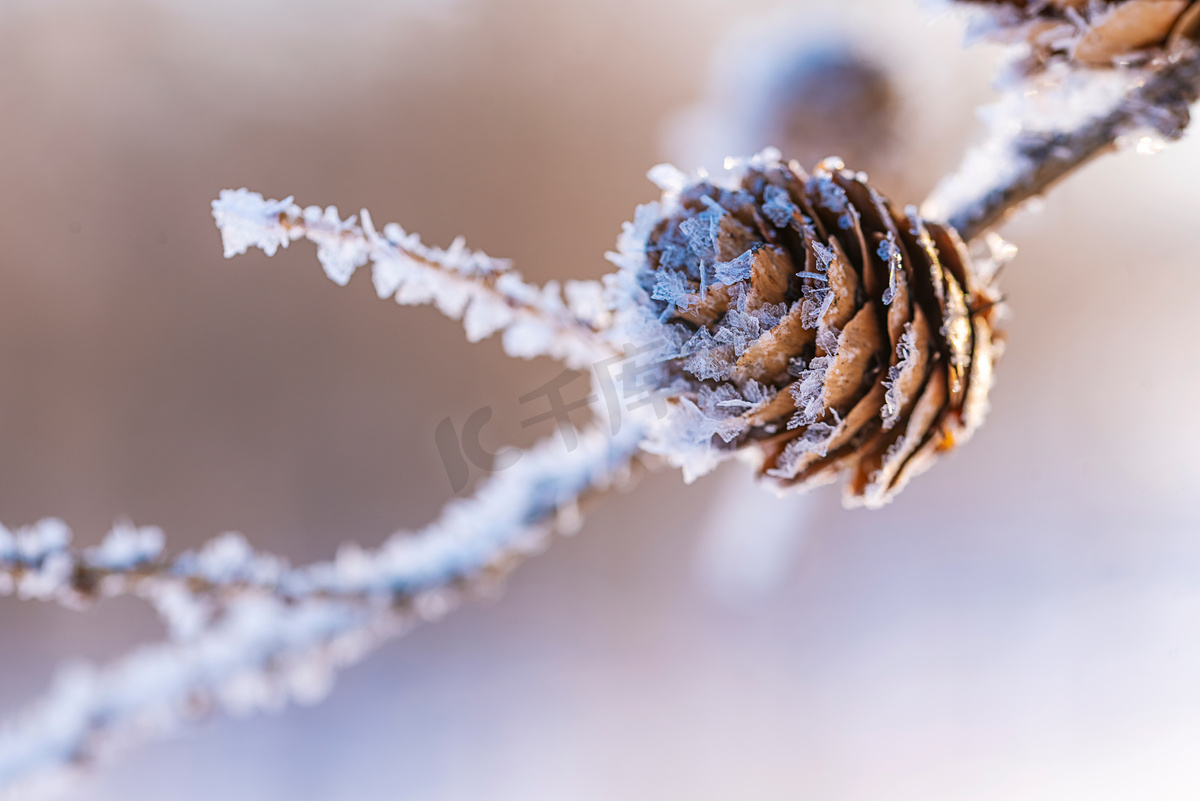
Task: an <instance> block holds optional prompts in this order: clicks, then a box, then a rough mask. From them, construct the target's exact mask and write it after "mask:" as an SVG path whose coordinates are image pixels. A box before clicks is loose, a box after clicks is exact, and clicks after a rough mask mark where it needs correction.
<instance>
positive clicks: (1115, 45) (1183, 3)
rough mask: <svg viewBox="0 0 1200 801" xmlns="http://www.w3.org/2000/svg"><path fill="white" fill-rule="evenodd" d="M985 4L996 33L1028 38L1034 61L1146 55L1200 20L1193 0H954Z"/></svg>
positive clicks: (1091, 61)
mask: <svg viewBox="0 0 1200 801" xmlns="http://www.w3.org/2000/svg"><path fill="white" fill-rule="evenodd" d="M958 2H960V3H964V4H966V5H973V6H981V7H986V8H989V9H990V10H991V11H992V15H991V18H992V20H993V22H994V23H995V26H996V27H995V30H994V33H995V34H996V37H994V38H1000V39H1003V40H1009V41H1011V40H1020V39H1024V40H1025V41H1027V42H1028V43H1029V44H1030V46H1031V47H1032V50H1033V56H1034V59H1035V61H1036V62H1038V63H1042V64H1045V63H1047V62H1049V61H1051V60H1053V59H1055V58H1068V59H1071V60H1074V61H1075V62H1077V63H1080V64H1084V65H1087V66H1094V67H1098V66H1112V65H1113V64H1114V63H1117V62H1120V61H1145V60H1147V59H1149V58H1152V57H1153V56H1155V55H1157V54H1158V53H1159V52H1160V51H1161V49H1162V47H1163V46H1165V45H1167V44H1168V43H1169V42H1173V41H1174V40H1175V39H1176V38H1180V37H1183V36H1190V35H1191V34H1192V32H1193V30H1194V29H1195V27H1196V25H1197V22H1200V19H1198V17H1200V3H1196V2H1194V0H1110V1H1109V2H1103V1H1100V0H958Z"/></svg>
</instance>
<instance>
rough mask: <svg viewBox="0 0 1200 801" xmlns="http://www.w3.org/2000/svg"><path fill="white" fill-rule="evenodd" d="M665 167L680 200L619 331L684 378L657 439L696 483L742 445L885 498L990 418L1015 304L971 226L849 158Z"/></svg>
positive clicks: (665, 206)
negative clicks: (927, 213) (909, 199)
mask: <svg viewBox="0 0 1200 801" xmlns="http://www.w3.org/2000/svg"><path fill="white" fill-rule="evenodd" d="M651 177H652V178H654V179H655V180H656V181H657V182H658V183H659V185H660V186H662V188H663V189H664V196H663V199H662V201H660V202H657V203H652V204H649V205H647V206H643V207H642V208H640V209H639V210H638V216H637V219H636V221H635V222H634V223H632V224H628V225H627V226H626V230H625V233H624V236H623V237H622V241H621V252H620V253H618V254H612V255H611V258H612V259H613V261H614V262H616V263H617V264H618V265H619V266H620V267H621V268H622V269H621V271H620V272H619V273H617V274H616V275H615V276H613V277H611V279H610V289H611V290H615V292H616V295H617V297H618V298H622V297H623V298H624V303H623V304H621V303H620V302H618V304H617V305H618V310H619V311H618V315H619V316H618V330H619V331H622V332H623V334H624V335H625V336H627V337H628V338H630V339H632V340H633V341H634V342H635V343H638V344H643V345H645V344H646V343H655V344H656V347H657V351H658V353H659V356H660V359H661V360H662V373H661V374H660V375H659V376H658V379H657V380H658V382H659V384H660V386H664V387H669V397H670V403H669V404H668V406H667V412H666V414H665V419H663V420H662V421H660V425H659V427H658V430H656V431H655V432H654V433H653V434H652V435H651V442H650V445H649V447H650V449H652V450H656V451H659V452H661V453H663V454H665V455H667V456H669V457H670V458H671V460H672V462H673V463H675V464H678V465H680V466H682V467H684V469H685V471H686V472H688V473H689V475H690V476H695V475H698V474H700V473H703V472H705V471H707V470H708V469H711V467H712V466H714V465H715V464H716V463H717V462H718V461H720V460H721V459H723V458H725V457H727V456H730V455H732V454H734V453H738V454H739V455H742V456H746V457H749V458H751V459H753V460H754V461H755V462H756V463H757V465H758V466H759V468H760V470H761V473H762V474H763V475H764V476H766V477H768V478H769V479H771V480H773V481H775V482H778V484H780V485H782V486H784V487H802V488H807V487H812V486H815V485H818V484H822V483H826V482H829V481H832V480H834V479H835V478H836V477H837V476H838V475H839V474H840V473H842V472H843V471H845V472H847V473H848V474H849V480H848V482H847V485H846V491H845V502H846V504H847V505H848V506H858V505H866V506H870V507H876V506H880V505H882V504H884V503H886V502H887V501H888V500H890V499H891V497H892V496H893V495H894V493H896V492H897V491H898V490H899V489H900V488H902V487H903V486H904V485H905V483H907V481H908V480H909V479H910V478H911V477H912V476H914V475H916V474H917V473H919V472H922V471H923V470H924V469H926V468H927V467H928V465H929V464H930V462H931V461H932V459H933V457H934V456H935V455H936V454H938V453H940V452H942V451H945V450H947V449H949V448H951V447H952V446H954V445H955V444H957V443H959V442H962V441H964V440H965V439H967V438H968V437H969V436H970V435H971V433H972V432H973V431H974V430H975V428H976V427H977V426H978V425H979V423H980V422H981V419H982V417H983V414H984V412H985V410H986V406H987V394H988V389H989V387H990V384H991V373H992V365H993V363H994V360H995V358H996V356H997V355H998V345H997V337H996V336H995V334H994V331H993V327H994V323H995V320H996V316H997V312H998V305H997V303H998V297H997V295H996V294H995V293H994V291H993V290H992V288H991V287H990V286H989V283H990V282H989V281H987V280H985V279H984V278H982V277H981V276H980V275H979V273H978V271H977V270H976V268H975V266H974V265H973V263H972V261H971V258H970V256H969V255H968V253H967V251H966V248H965V247H964V246H963V243H962V242H961V240H960V239H959V237H958V236H957V234H956V233H955V232H954V231H953V230H951V229H949V228H946V227H944V226H941V225H936V224H933V223H930V222H925V221H923V220H922V219H921V218H920V217H919V216H918V215H917V212H916V210H915V209H912V208H909V209H908V210H906V211H904V212H901V211H899V210H898V209H896V208H895V207H894V206H892V205H891V204H890V203H889V202H888V201H887V200H885V199H884V198H883V197H881V196H880V195H879V194H878V193H877V192H876V191H875V190H874V189H872V188H871V187H870V185H869V184H868V183H867V182H866V176H865V175H863V174H861V173H858V174H856V173H853V172H850V171H848V170H846V169H844V168H843V166H842V164H841V162H840V161H839V160H836V159H827V160H826V161H824V162H822V163H821V164H820V165H818V166H817V168H816V169H815V171H814V172H813V174H812V175H811V176H809V175H807V174H805V172H804V171H803V170H802V169H801V168H800V166H799V165H798V164H797V163H796V162H791V163H790V164H786V165H785V164H783V163H781V162H780V161H779V159H778V153H776V152H767V153H764V154H763V155H761V156H759V157H756V158H755V159H752V160H750V161H748V162H746V163H744V164H741V165H740V166H737V167H735V169H734V170H733V171H732V173H731V174H730V176H729V178H728V180H721V181H717V180H715V179H712V178H709V177H706V176H703V175H701V176H700V177H696V178H687V177H685V176H683V175H682V174H681V173H678V172H677V171H674V170H670V169H666V168H658V169H657V170H656V171H655V172H652V173H651ZM627 391H628V390H627Z"/></svg>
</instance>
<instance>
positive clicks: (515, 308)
mask: <svg viewBox="0 0 1200 801" xmlns="http://www.w3.org/2000/svg"><path fill="white" fill-rule="evenodd" d="M212 206H213V217H214V218H215V219H216V221H217V226H218V227H219V228H220V229H221V235H222V239H223V241H224V245H225V256H226V258H230V257H232V256H235V255H238V254H240V253H245V252H246V249H247V248H249V247H258V248H261V249H262V250H263V251H264V252H265V253H266V254H267V255H268V256H272V255H274V254H275V252H276V250H277V249H278V248H279V247H281V246H282V247H287V245H288V243H289V242H290V241H292V240H294V239H301V238H304V239H308V240H310V241H312V242H314V243H316V245H317V257H318V258H319V259H320V261H321V264H322V265H323V266H324V268H325V273H326V274H327V275H328V276H329V278H330V279H331V280H333V281H334V282H336V283H337V284H339V285H345V284H346V283H347V282H348V281H349V280H350V277H351V276H352V275H353V274H354V272H355V270H357V269H358V268H359V267H361V266H363V265H364V264H366V263H367V262H368V261H370V262H372V263H373V265H374V269H373V271H372V278H373V281H374V284H375V291H376V292H377V293H378V295H379V297H381V298H388V297H394V298H395V299H396V301H397V302H398V303H402V304H425V303H433V304H435V305H436V306H437V307H438V309H439V310H440V311H441V312H442V313H443V314H445V315H447V316H448V317H452V318H454V319H456V320H457V319H460V318H461V319H462V321H463V326H464V328H465V329H466V332H467V339H468V340H470V341H472V342H477V341H479V340H481V339H485V338H487V337H489V336H491V335H492V334H494V333H496V332H498V331H503V334H504V348H505V350H506V351H507V352H508V354H509V355H510V356H516V357H520V358H533V357H535V356H550V357H552V358H555V359H558V360H559V361H561V362H563V363H564V364H566V365H567V366H568V367H571V368H574V369H583V368H588V367H591V366H592V365H593V364H595V363H596V362H599V361H602V360H604V359H606V358H609V357H611V356H613V355H614V354H616V353H617V351H616V350H614V349H613V348H612V347H611V346H610V345H609V344H608V343H607V341H606V340H605V338H604V336H603V334H602V333H601V332H602V331H603V330H604V329H605V328H606V327H607V323H608V312H607V311H606V310H605V308H604V304H603V302H602V298H601V295H602V289H601V286H600V284H599V283H597V282H595V281H567V282H566V284H565V286H564V287H562V288H560V287H559V284H558V282H557V281H551V282H549V283H548V284H546V285H545V286H544V287H538V286H536V285H534V284H530V283H528V282H526V281H525V280H524V279H522V278H521V275H520V273H518V272H516V271H515V270H513V269H512V267H511V265H510V264H509V262H507V261H503V260H500V259H493V258H491V257H489V256H487V255H485V254H483V253H480V252H478V251H469V250H467V249H466V247H465V245H464V244H463V241H462V239H457V240H455V242H454V244H453V245H451V246H450V249H449V250H440V249H438V248H433V247H429V246H427V245H424V244H422V243H421V239H420V237H419V236H417V235H416V234H409V233H406V232H405V231H404V230H403V229H402V228H401V227H400V226H399V225H397V224H395V223H390V224H388V225H386V226H384V229H383V233H382V234H380V233H378V232H377V231H376V230H375V226H374V225H373V224H372V222H371V216H370V214H369V213H368V212H367V211H366V210H365V209H364V210H363V211H362V212H361V217H362V224H361V225H359V224H358V223H356V222H355V218H354V217H353V216H351V217H350V218H349V219H346V220H342V219H341V217H340V216H339V214H338V210H337V207H336V206H330V207H328V208H326V209H324V210H322V209H321V208H319V207H317V206H309V207H308V208H306V209H301V208H300V207H299V206H297V205H296V204H294V203H293V202H292V198H290V197H289V198H286V199H284V200H264V199H263V196H262V195H260V194H258V193H257V192H251V191H249V190H247V189H238V190H231V189H225V190H223V191H222V192H221V195H220V197H219V198H218V199H217V200H214V201H213V204H212ZM564 290H565V293H566V300H565V301H564V299H563V292H564Z"/></svg>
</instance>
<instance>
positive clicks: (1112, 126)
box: [922, 45, 1200, 240]
mask: <svg viewBox="0 0 1200 801" xmlns="http://www.w3.org/2000/svg"><path fill="white" fill-rule="evenodd" d="M1068 69H1069V68H1068V67H1065V66H1064V67H1063V71H1064V72H1065V71H1066V70H1068ZM1113 73H1114V74H1111V75H1102V74H1099V73H1097V72H1095V71H1076V72H1075V73H1073V74H1070V75H1067V76H1066V77H1065V78H1063V80H1065V81H1066V82H1067V83H1068V85H1067V86H1065V87H1061V88H1060V89H1059V90H1057V91H1056V90H1054V89H1051V90H1050V92H1051V94H1052V96H1053V97H1054V100H1055V102H1056V103H1057V104H1058V105H1059V106H1066V105H1067V104H1068V103H1069V102H1074V103H1078V102H1079V98H1081V97H1084V98H1086V97H1087V95H1088V93H1089V91H1090V92H1091V93H1092V94H1093V95H1095V96H1096V97H1097V99H1098V100H1099V101H1100V104H1099V105H1100V108H1097V109H1092V110H1090V113H1088V114H1087V115H1086V116H1085V117H1084V119H1083V120H1082V121H1081V122H1079V123H1078V124H1076V125H1072V126H1069V127H1065V128H1062V129H1053V128H1051V129H1040V128H1034V129H1030V128H1029V127H1027V126H1026V125H1025V124H1024V121H1023V120H1021V119H1020V118H1019V117H1018V116H1017V115H1015V114H1012V115H1010V114H1008V113H1007V111H1006V110H1004V106H1005V103H1002V104H1001V110H999V111H998V113H995V114H994V115H993V116H994V117H995V119H994V120H993V124H992V130H991V132H990V135H989V138H988V139H987V140H986V141H985V142H984V143H983V144H982V145H980V146H978V147H976V148H974V149H973V150H971V151H970V152H969V153H968V154H967V156H966V158H965V159H964V161H963V163H962V165H961V166H960V167H959V168H958V170H957V171H956V172H955V173H953V174H952V175H951V176H949V177H948V178H947V179H946V180H945V181H943V182H942V184H941V185H939V186H938V188H937V189H936V190H935V192H934V193H933V195H932V196H931V197H930V198H929V200H927V201H926V204H925V206H924V207H923V208H922V212H923V213H924V214H925V215H926V216H928V217H930V218H932V219H941V220H946V221H948V222H949V223H950V224H951V225H952V226H954V227H955V228H956V229H958V231H959V233H960V234H962V236H963V238H964V239H967V240H970V239H973V238H975V237H977V236H979V235H980V234H982V233H984V232H985V231H987V230H988V229H989V228H992V227H994V226H995V225H998V224H999V223H1001V222H1002V221H1003V220H1004V218H1005V217H1006V216H1007V215H1008V214H1009V212H1011V211H1012V210H1013V209H1015V208H1017V207H1018V206H1020V205H1021V204H1022V203H1024V202H1025V201H1027V200H1029V199H1031V198H1035V197H1039V196H1041V195H1042V194H1044V193H1045V192H1046V191H1047V190H1048V189H1049V188H1050V187H1051V186H1052V185H1053V184H1055V183H1056V182H1058V181H1059V180H1061V179H1062V178H1064V177H1065V176H1067V175H1068V174H1070V173H1071V172H1074V171H1075V170H1076V169H1077V168H1079V167H1081V166H1082V165H1084V164H1085V163H1087V162H1089V161H1091V160H1092V159H1093V158H1095V157H1097V156H1099V155H1102V154H1104V153H1107V152H1110V151H1112V150H1114V149H1116V148H1117V147H1118V145H1119V144H1121V143H1122V142H1123V141H1124V140H1125V139H1126V138H1129V137H1131V136H1134V135H1137V134H1140V133H1142V132H1145V131H1151V132H1154V133H1155V135H1157V136H1161V137H1163V138H1164V139H1167V140H1173V139H1177V138H1179V136H1181V135H1182V134H1183V131H1184V129H1185V128H1186V127H1187V124H1188V121H1189V119H1190V115H1189V107H1190V106H1191V104H1192V103H1194V102H1195V101H1196V100H1197V99H1198V98H1200V48H1197V47H1195V46H1192V45H1187V46H1185V47H1182V48H1181V49H1180V50H1178V51H1177V52H1175V53H1173V54H1172V55H1170V56H1168V57H1164V58H1162V59H1161V60H1160V61H1159V62H1158V63H1155V64H1152V65H1151V66H1150V67H1148V68H1144V69H1143V68H1136V69H1134V68H1129V70H1128V72H1126V71H1125V70H1116V71H1113ZM1122 78H1124V79H1125V81H1126V86H1125V87H1124V88H1123V89H1122V91H1120V92H1119V93H1118V94H1117V95H1116V96H1115V97H1111V98H1109V99H1107V101H1106V99H1105V97H1104V95H1105V90H1106V89H1107V88H1108V87H1110V86H1111V85H1112V84H1113V82H1114V81H1115V80H1121V79H1122ZM1086 84H1092V86H1090V87H1089V86H1087V85H1086ZM1068 93H1070V95H1071V96H1070V97H1067V94H1068ZM1010 100H1011V105H1014V106H1017V107H1019V108H1020V109H1022V110H1027V109H1028V108H1030V107H1031V106H1032V105H1033V104H1034V100H1033V98H1032V97H1031V93H1030V91H1029V88H1028V87H1018V91H1017V92H1015V93H1014V94H1013V95H1012V96H1011V98H1010Z"/></svg>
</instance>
